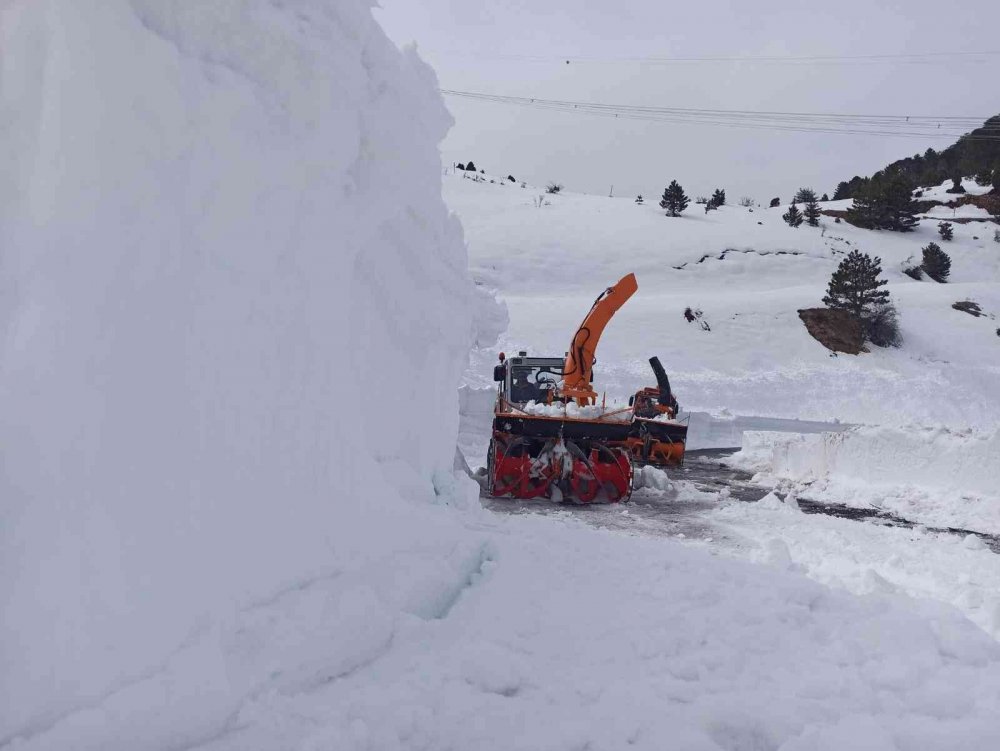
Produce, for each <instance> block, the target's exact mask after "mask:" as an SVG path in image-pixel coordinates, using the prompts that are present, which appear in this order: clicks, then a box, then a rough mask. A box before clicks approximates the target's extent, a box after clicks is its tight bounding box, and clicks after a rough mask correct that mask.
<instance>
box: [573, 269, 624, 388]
mask: <svg viewBox="0 0 1000 751" xmlns="http://www.w3.org/2000/svg"><path fill="white" fill-rule="evenodd" d="M638 289H639V284H638V283H637V282H636V280H635V274H627V275H626V276H623V277H622V278H621V279H620V280H618V283H617V284H615V285H614V286H613V287H608V288H607V289H606V290H604V292H602V293H601V295H600V297H598V298H597V299H596V300H595V301H594V304H593V306H592V307H591V308H590V312H589V313H587V317H586V318H584V319H583V323H581V324H580V327H579V328H578V329H577V330H576V333H575V334H574V335H573V342H572V343H571V344H570V347H569V352H568V353H567V354H566V362H565V364H564V365H563V388H562V395H563V396H565V397H571V398H573V399H576V401H577V404H581V405H583V404H593V403H594V401H595V400H596V399H597V392H596V391H594V388H593V387H592V386H591V385H590V381H591V379H592V377H593V371H594V355H595V354H596V352H597V343H598V342H599V341H600V340H601V334H603V333H604V327H605V326H607V325H608V321H610V320H611V317H612V316H613V315H614V314H615V313H617V312H618V309H619V308H620V307H621V306H622V305H624V304H625V303H626V302H628V299H629V298H630V297H632V295H634V294H635V293H636V291H637V290H638Z"/></svg>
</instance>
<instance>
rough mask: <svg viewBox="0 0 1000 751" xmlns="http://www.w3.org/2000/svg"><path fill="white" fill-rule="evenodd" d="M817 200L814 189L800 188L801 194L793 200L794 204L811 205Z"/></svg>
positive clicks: (797, 194) (796, 195)
mask: <svg viewBox="0 0 1000 751" xmlns="http://www.w3.org/2000/svg"><path fill="white" fill-rule="evenodd" d="M815 200H816V191H815V190H813V189H812V188H799V192H798V193H796V194H795V198H793V199H792V202H793V203H809V202H810V201H815Z"/></svg>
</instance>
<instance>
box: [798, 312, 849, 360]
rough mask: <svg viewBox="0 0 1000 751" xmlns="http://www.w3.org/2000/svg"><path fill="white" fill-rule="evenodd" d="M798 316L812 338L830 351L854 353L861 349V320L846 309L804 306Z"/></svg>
mask: <svg viewBox="0 0 1000 751" xmlns="http://www.w3.org/2000/svg"><path fill="white" fill-rule="evenodd" d="M799 318H801V319H802V322H803V323H804V324H805V325H806V330H807V331H808V332H809V334H810V336H812V338H813V339H815V340H816V341H818V342H819V343H820V344H822V345H823V346H824V347H826V348H827V349H828V350H830V351H832V352H845V353H847V354H849V355H856V354H858V353H860V352H862V351H863V345H864V332H863V331H862V329H861V321H859V320H858V319H857V318H855V317H854V316H852V315H851V314H850V313H848V312H847V311H846V310H833V309H831V308H805V309H803V310H800V311H799Z"/></svg>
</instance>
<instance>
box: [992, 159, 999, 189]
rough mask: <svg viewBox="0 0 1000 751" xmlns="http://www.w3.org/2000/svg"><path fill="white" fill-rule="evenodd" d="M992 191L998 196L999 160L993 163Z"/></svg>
mask: <svg viewBox="0 0 1000 751" xmlns="http://www.w3.org/2000/svg"><path fill="white" fill-rule="evenodd" d="M993 192H994V193H996V194H997V195H998V196H1000V162H997V163H996V164H994V165H993Z"/></svg>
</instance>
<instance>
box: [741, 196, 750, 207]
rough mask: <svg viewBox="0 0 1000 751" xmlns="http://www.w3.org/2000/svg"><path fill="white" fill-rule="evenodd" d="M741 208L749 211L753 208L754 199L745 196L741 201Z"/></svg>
mask: <svg viewBox="0 0 1000 751" xmlns="http://www.w3.org/2000/svg"><path fill="white" fill-rule="evenodd" d="M740 206H742V207H743V208H745V209H749V208H750V207H751V206H753V199H752V198H751V197H750V196H743V197H742V198H741V199H740Z"/></svg>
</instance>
